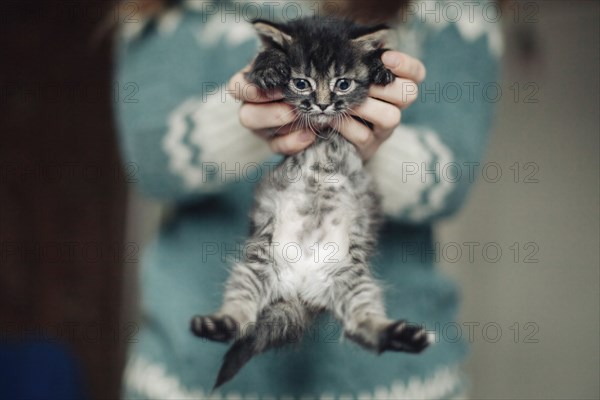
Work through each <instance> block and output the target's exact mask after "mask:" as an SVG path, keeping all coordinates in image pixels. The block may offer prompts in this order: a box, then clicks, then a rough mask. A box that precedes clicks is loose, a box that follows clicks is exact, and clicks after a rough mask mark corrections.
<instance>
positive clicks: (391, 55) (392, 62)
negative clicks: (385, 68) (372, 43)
mask: <svg viewBox="0 0 600 400" xmlns="http://www.w3.org/2000/svg"><path fill="white" fill-rule="evenodd" d="M381 61H383V63H384V64H386V65H389V66H390V67H397V66H398V65H400V54H398V53H396V52H393V51H386V52H385V53H383V56H381Z"/></svg>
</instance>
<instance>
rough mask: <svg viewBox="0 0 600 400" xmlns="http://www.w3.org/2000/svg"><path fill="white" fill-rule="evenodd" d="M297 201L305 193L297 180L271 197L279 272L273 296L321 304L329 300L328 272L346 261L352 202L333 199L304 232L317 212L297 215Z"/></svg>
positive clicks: (274, 246) (298, 203)
mask: <svg viewBox="0 0 600 400" xmlns="http://www.w3.org/2000/svg"><path fill="white" fill-rule="evenodd" d="M329 178H330V179H331V177H329ZM345 179H346V178H345V177H341V178H339V179H336V180H335V185H343V184H345ZM327 185H330V183H327ZM301 200H302V201H306V193H305V191H304V186H303V185H302V184H300V183H298V184H296V185H292V186H290V187H289V188H288V189H287V190H285V191H283V192H281V193H280V195H279V196H278V198H276V199H275V202H276V204H277V212H276V221H275V230H274V234H273V256H274V261H275V262H276V263H277V267H278V270H279V272H280V273H279V276H278V279H279V281H278V283H277V285H276V286H277V290H276V293H274V295H275V296H278V297H283V298H291V297H300V298H301V299H302V300H304V301H306V302H307V303H309V304H313V305H315V306H318V307H324V306H326V305H327V304H328V303H330V301H331V300H332V299H331V283H332V282H330V280H328V278H327V276H328V274H329V273H331V271H332V270H335V269H338V268H340V267H342V266H344V265H346V263H347V262H348V258H349V257H348V248H349V237H348V232H349V228H350V224H351V223H352V220H353V215H354V211H353V209H352V208H353V205H352V204H348V203H349V201H344V200H345V199H343V198H339V199H338V198H336V200H337V201H336V204H337V205H336V208H335V209H334V210H333V211H330V212H329V213H327V214H326V216H325V217H324V219H323V221H322V223H321V224H320V226H319V227H318V228H316V229H314V230H311V231H306V230H305V227H306V226H310V225H312V223H311V222H313V221H314V220H316V219H317V218H318V215H316V214H315V213H309V214H308V215H301V214H300V213H299V212H298V208H299V206H300V201H301ZM343 203H346V204H343ZM334 220H336V222H337V223H336V224H334V223H333V221H334Z"/></svg>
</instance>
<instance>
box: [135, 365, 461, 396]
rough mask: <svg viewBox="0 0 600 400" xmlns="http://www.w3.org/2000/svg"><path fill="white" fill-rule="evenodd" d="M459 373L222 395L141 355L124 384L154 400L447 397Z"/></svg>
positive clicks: (448, 371)
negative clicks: (340, 389)
mask: <svg viewBox="0 0 600 400" xmlns="http://www.w3.org/2000/svg"><path fill="white" fill-rule="evenodd" d="M462 381H463V379H462V374H461V373H460V370H459V368H458V367H443V368H440V369H438V370H437V371H436V372H435V373H434V374H433V375H432V376H431V377H429V378H427V379H424V380H421V379H418V378H412V379H410V380H409V381H408V382H407V383H403V382H401V381H395V382H392V384H391V385H390V386H380V387H377V388H375V390H374V391H372V392H368V391H364V392H360V393H358V395H356V396H355V395H353V394H350V393H346V394H340V395H338V396H336V395H335V394H333V393H322V394H320V395H317V396H302V397H299V398H296V397H294V396H291V395H283V396H280V397H276V396H272V395H264V396H262V397H261V396H258V395H256V394H248V395H242V394H240V393H237V392H229V393H227V394H225V395H224V394H222V393H220V392H215V393H213V394H210V391H205V390H203V389H194V390H191V389H189V388H186V387H185V386H184V385H183V384H182V383H181V382H180V381H179V380H178V379H177V378H176V377H175V376H173V375H170V374H169V373H168V372H167V370H166V368H165V366H164V365H162V364H159V363H153V362H151V361H149V360H147V359H145V358H144V357H139V356H138V357H134V358H132V359H130V360H129V362H128V363H127V367H126V369H125V385H126V386H127V388H128V389H129V390H130V391H133V392H135V393H137V394H139V395H140V396H143V398H147V399H156V400H159V399H160V400H169V399H173V400H175V399H177V400H317V399H318V400H354V399H356V400H404V399H406V400H429V399H431V400H434V399H449V398H452V397H454V396H455V394H456V392H457V391H459V390H460V389H462V387H461V385H462Z"/></svg>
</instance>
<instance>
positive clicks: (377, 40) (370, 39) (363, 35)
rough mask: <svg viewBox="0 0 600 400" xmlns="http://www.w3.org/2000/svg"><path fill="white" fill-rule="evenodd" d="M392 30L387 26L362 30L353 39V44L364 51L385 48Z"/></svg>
mask: <svg viewBox="0 0 600 400" xmlns="http://www.w3.org/2000/svg"><path fill="white" fill-rule="evenodd" d="M389 31H390V28H389V27H388V26H387V25H377V26H374V27H372V28H369V29H366V30H365V29H361V30H360V31H359V32H357V33H356V34H355V35H354V37H353V38H352V43H354V44H356V45H357V46H359V47H361V48H362V49H363V50H364V51H373V50H377V49H381V48H382V47H383V46H385V44H386V42H387V39H388V34H389Z"/></svg>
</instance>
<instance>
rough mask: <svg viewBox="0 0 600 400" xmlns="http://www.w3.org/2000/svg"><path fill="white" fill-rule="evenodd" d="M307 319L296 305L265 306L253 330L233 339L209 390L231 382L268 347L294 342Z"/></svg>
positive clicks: (301, 308) (305, 313)
mask: <svg viewBox="0 0 600 400" xmlns="http://www.w3.org/2000/svg"><path fill="white" fill-rule="evenodd" d="M308 318H309V317H308V313H307V311H306V309H305V308H304V307H302V305H301V304H300V303H291V302H285V301H279V302H277V303H273V304H271V305H269V306H267V307H265V308H264V309H263V310H262V311H261V313H260V314H259V316H258V318H257V321H256V326H255V327H254V329H252V331H251V332H248V333H247V334H246V335H244V336H243V337H241V338H240V339H238V340H236V341H235V342H234V343H233V345H232V346H231V348H230V349H229V350H228V351H227V353H226V354H225V357H224V359H223V365H221V369H220V370H219V375H218V376H217V381H216V382H215V385H214V387H213V390H215V389H217V388H218V387H219V386H221V385H223V384H224V383H226V382H228V381H229V380H231V379H232V378H233V377H234V376H235V375H236V374H237V373H238V372H239V371H240V370H241V369H242V367H243V366H244V365H246V363H247V362H248V361H250V359H251V358H252V357H254V356H256V355H258V354H261V353H264V352H265V351H267V350H269V349H271V348H275V347H281V346H283V345H286V344H291V343H298V342H299V341H300V339H301V338H302V334H303V333H304V328H305V327H306V324H307V322H308Z"/></svg>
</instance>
